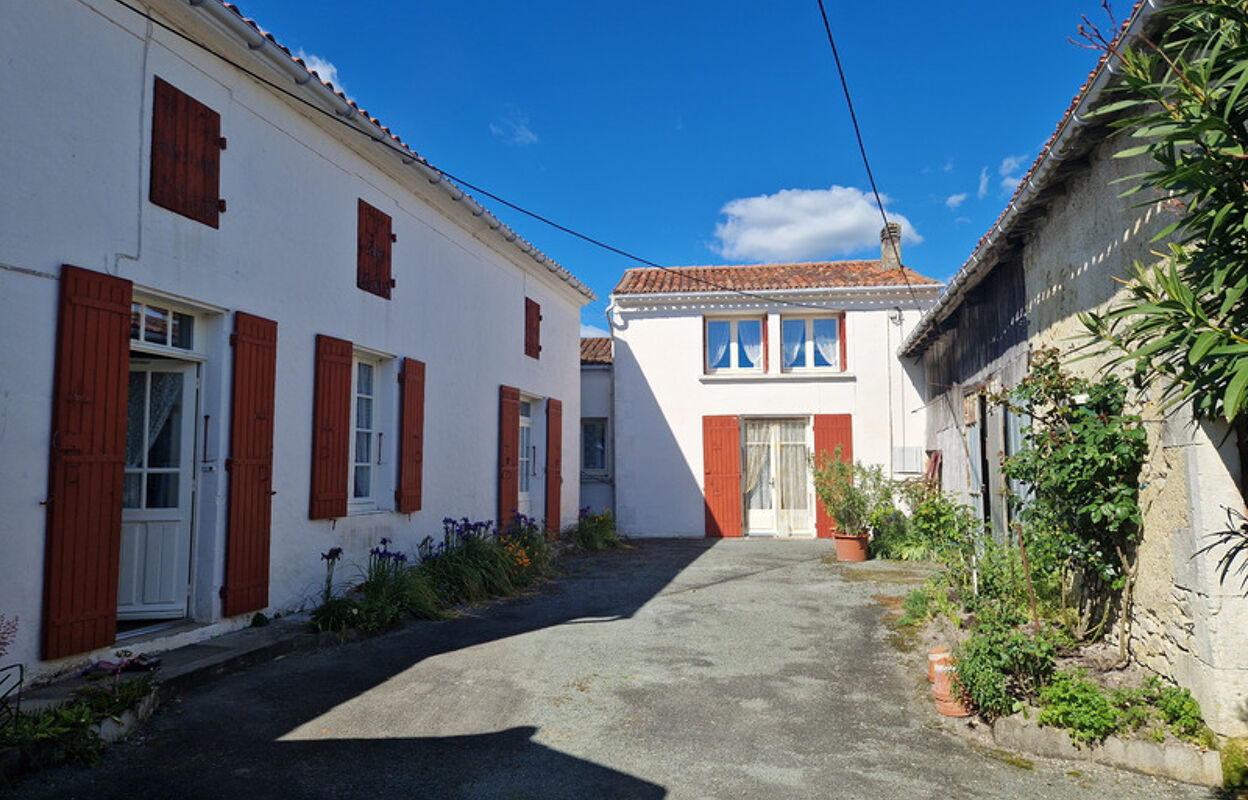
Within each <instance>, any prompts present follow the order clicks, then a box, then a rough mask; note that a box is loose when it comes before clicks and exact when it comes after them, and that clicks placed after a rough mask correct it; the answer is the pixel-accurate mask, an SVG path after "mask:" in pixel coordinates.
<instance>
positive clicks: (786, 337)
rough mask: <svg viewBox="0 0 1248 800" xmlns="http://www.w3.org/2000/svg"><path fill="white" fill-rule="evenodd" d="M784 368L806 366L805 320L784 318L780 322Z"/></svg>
mask: <svg viewBox="0 0 1248 800" xmlns="http://www.w3.org/2000/svg"><path fill="white" fill-rule="evenodd" d="M780 339H781V342H782V345H783V347H782V349H783V351H784V352H783V353H782V355H783V356H784V368H785V369H789V368H790V367H804V366H806V320H804V319H786V320H783V321H781V323H780Z"/></svg>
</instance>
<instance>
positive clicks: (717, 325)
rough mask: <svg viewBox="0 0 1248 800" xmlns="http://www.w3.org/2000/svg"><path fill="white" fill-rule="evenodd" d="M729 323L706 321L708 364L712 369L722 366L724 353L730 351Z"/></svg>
mask: <svg viewBox="0 0 1248 800" xmlns="http://www.w3.org/2000/svg"><path fill="white" fill-rule="evenodd" d="M728 325H729V323H727V322H708V323H706V365H707V366H708V367H710V368H712V369H714V368H715V367H718V366H721V361H722V360H723V358H724V354H726V353H727V352H728V339H729V328H728Z"/></svg>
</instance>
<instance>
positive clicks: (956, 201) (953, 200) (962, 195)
mask: <svg viewBox="0 0 1248 800" xmlns="http://www.w3.org/2000/svg"><path fill="white" fill-rule="evenodd" d="M967 196H968V195H967V194H966V192H959V193H958V194H951V195H949V196H948V197H946V198H945V206H946V207H948V208H949V209H950V210H953V209H955V208H957V207H958V206H960V205H962V204H963V203H965V202H966V198H967Z"/></svg>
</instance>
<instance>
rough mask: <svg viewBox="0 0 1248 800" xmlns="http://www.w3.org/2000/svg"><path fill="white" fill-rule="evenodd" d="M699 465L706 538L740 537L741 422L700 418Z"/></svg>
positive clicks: (731, 419)
mask: <svg viewBox="0 0 1248 800" xmlns="http://www.w3.org/2000/svg"><path fill="white" fill-rule="evenodd" d="M702 466H703V472H704V478H705V482H704V483H703V487H704V488H703V494H704V497H705V505H706V535H707V537H708V538H713V539H718V538H724V537H738V536H740V535H741V514H742V511H741V507H742V497H741V423H740V420H739V419H738V418H737V417H736V416H704V417H702Z"/></svg>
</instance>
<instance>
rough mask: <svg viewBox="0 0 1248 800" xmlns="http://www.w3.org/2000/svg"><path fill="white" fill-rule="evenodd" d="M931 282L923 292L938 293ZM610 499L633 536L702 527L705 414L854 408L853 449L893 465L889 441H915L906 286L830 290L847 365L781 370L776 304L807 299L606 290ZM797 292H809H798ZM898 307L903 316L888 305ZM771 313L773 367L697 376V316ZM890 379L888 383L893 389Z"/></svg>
mask: <svg viewBox="0 0 1248 800" xmlns="http://www.w3.org/2000/svg"><path fill="white" fill-rule="evenodd" d="M934 294H935V293H934V292H932V291H931V290H927V291H924V292H923V293H922V294H920V295H919V296H920V298H921V299H927V298H931V297H934ZM613 301H614V303H615V312H614V316H613V319H612V322H613V328H614V330H613V333H614V336H615V363H614V369H615V420H616V433H615V445H616V460H615V461H616V509H617V519H618V521H619V525H620V530H621V531H622V532H623V533H625V534H627V535H629V536H690V537H701V536H703V535H705V506H704V501H703V455H702V417H703V416H705V415H711V414H736V415H746V416H751V415H753V416H792V417H800V416H809V415H813V414H852V415H853V449H854V457H855V459H857V460H859V461H862V462H864V463H868V464H882V465H884V466H885V467H886V468H891V467H892V450H891V449H890V445H892V446H898V447H900V446H903V445H909V446H913V447H922V446H923V444H924V442H925V438H926V431H925V419H926V418H925V416H924V415H923V414H922V412H921V408H922V400H921V398H920V391H921V387H922V380H921V377H919V376H918V374H917V372H915V370H914V368H913V366H907V365H903V364H902V363H901V361H900V360H898V359H897V357H896V355H895V351H896V349H897V347H898V346H899V344H900V343H901V341H902V338H903V337H904V336H905V334H906V333H908V332H909V330H910V328H911V327H912V326H913V325H914V324H915V323H916V322H917V321H918V318H919V311H918V310H917V309H916V308H915V307H914V303H913V300H912V299H911V297H910V295H909V293H908V292H905V291H904V290H902V291H901V292H890V291H887V290H886V291H883V292H881V293H880V294H879V295H875V296H870V295H863V294H862V293H840V294H838V293H837V292H835V291H829V292H828V293H827V294H826V295H825V296H823V297H821V298H819V301H820V302H821V303H826V307H827V309H828V310H829V312H835V311H844V312H845V314H846V323H845V325H846V331H847V336H846V346H847V353H846V362H847V366H848V369H847V371H846V372H844V373H822V374H817V375H813V374H812V375H801V374H798V373H789V374H784V373H782V372H781V370H780V367H779V365H780V364H781V363H782V362H781V354H780V346H781V336H780V320H781V314H793V315H801V314H803V313H806V314H809V313H815V312H811V311H810V309H804V308H786V307H784V306H783V305H781V304H779V303H777V304H775V305H774V306H765V305H761V304H760V303H758V302H754V303H747V304H741V303H734V302H732V301H731V300H729V301H727V302H722V303H707V302H705V301H703V302H702V303H699V304H698V305H687V306H683V307H682V306H676V305H670V304H663V305H656V304H654V303H653V302H648V301H647V298H646V297H645V296H644V295H638V296H633V297H620V296H616V297H614V298H613ZM804 302H808V301H805V300H804ZM896 307H901V308H902V309H904V311H903V312H902V316H901V319H900V324H895V323H893V322H890V319H889V317H890V312H891V311H892V310H893V309H894V308H896ZM763 313H767V322H768V336H767V342H768V347H769V350H770V353H769V357H768V362H769V365H770V372H769V373H767V374H765V375H744V376H725V375H704V374H703V346H704V345H703V331H702V326H703V317H704V316H720V315H732V314H740V315H744V316H755V317H757V316H759V315H761V314H763ZM890 384H891V391H890Z"/></svg>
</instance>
